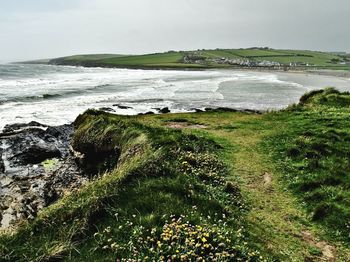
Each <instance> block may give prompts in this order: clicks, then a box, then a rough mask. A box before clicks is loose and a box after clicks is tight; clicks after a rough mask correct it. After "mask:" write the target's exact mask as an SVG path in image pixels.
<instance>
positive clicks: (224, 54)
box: [49, 48, 350, 70]
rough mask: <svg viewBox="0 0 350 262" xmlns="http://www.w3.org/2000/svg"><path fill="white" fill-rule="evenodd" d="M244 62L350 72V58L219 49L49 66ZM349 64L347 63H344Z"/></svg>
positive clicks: (69, 60)
mask: <svg viewBox="0 0 350 262" xmlns="http://www.w3.org/2000/svg"><path fill="white" fill-rule="evenodd" d="M191 54H195V55H197V56H200V57H201V58H202V62H201V63H196V62H186V63H185V62H184V57H185V56H187V55H191ZM220 58H227V59H240V60H250V61H255V62H259V61H270V62H278V63H280V64H281V66H284V65H285V66H290V64H291V63H292V64H293V67H292V68H300V69H304V68H306V69H339V70H348V69H350V59H349V57H347V56H339V55H336V54H332V53H327V52H317V51H306V50H275V49H261V48H255V49H254V48H253V49H215V50H204V49H203V50H197V51H178V52H175V51H169V52H166V53H156V54H146V55H77V56H70V57H63V58H57V59H52V60H51V61H50V62H49V63H51V64H58V65H82V66H102V67H103V66H104V67H125V68H217V67H220V68H221V67H239V66H237V65H236V66H235V65H229V64H220V63H218V62H217V59H220ZM343 63H346V64H343Z"/></svg>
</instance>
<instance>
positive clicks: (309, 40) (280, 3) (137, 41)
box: [0, 0, 350, 61]
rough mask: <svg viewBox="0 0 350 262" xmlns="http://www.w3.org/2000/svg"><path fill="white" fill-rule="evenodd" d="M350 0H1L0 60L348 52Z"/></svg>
mask: <svg viewBox="0 0 350 262" xmlns="http://www.w3.org/2000/svg"><path fill="white" fill-rule="evenodd" d="M349 14H350V1H349V0H332V1H325V0H0V34H1V37H0V60H2V61H5V60H23V59H34V58H51V57H58V56H64V55H71V54H83V53H122V54H137V53H150V52H160V51H167V50H188V49H202V48H239V47H251V46H269V47H273V48H290V49H312V50H324V51H347V52H350V26H349Z"/></svg>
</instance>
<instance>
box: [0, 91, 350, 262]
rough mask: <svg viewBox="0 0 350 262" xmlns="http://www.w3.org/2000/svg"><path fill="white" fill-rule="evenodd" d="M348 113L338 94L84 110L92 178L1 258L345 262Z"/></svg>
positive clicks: (23, 231) (349, 217)
mask: <svg viewBox="0 0 350 262" xmlns="http://www.w3.org/2000/svg"><path fill="white" fill-rule="evenodd" d="M349 115H350V94H348V93H339V92H338V91H336V90H333V89H326V90H324V91H317V92H312V93H309V94H306V95H304V96H303V97H302V98H301V101H300V103H299V104H298V105H294V106H290V107H289V108H288V109H286V110H282V111H278V112H271V113H265V114H248V113H241V112H224V111H212V112H204V113H189V114H169V115H147V116H116V115H112V114H108V113H103V112H99V111H93V110H90V111H87V112H86V113H84V114H83V115H80V116H79V117H78V118H77V119H76V121H75V128H76V131H75V134H74V138H73V141H72V146H73V148H74V149H75V150H76V151H79V152H81V153H82V154H84V156H85V157H84V159H82V160H81V161H82V165H83V166H84V168H85V169H86V171H87V173H88V174H90V176H91V181H90V182H89V183H88V184H87V185H85V186H84V187H82V188H81V189H79V190H77V191H74V192H69V193H67V194H66V196H65V197H64V198H63V199H61V200H59V201H58V202H56V203H55V204H53V205H52V206H50V207H48V208H46V209H44V210H43V212H41V213H40V214H39V216H38V217H37V218H35V219H34V220H33V221H31V222H28V223H26V222H24V223H23V224H22V225H21V226H20V227H19V229H18V231H16V232H15V233H12V234H5V233H4V234H2V235H1V236H0V258H1V259H0V260H1V261H60V260H63V261H118V259H119V260H120V261H153V260H155V261H349V259H350V258H349V248H350V246H349V243H350V239H349V222H350V203H349V199H350V198H349V192H350V191H349V182H350V181H349V179H350V177H349V176H350V162H349V156H350V155H349V148H350V139H349V138H350V121H349ZM127 259H129V260H127Z"/></svg>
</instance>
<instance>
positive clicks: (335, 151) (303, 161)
mask: <svg viewBox="0 0 350 262" xmlns="http://www.w3.org/2000/svg"><path fill="white" fill-rule="evenodd" d="M301 102H302V106H300V105H299V106H295V107H291V108H290V109H289V110H288V111H286V112H283V113H279V114H277V115H276V116H273V117H283V118H285V119H286V125H287V126H286V127H285V129H284V130H283V131H281V132H280V133H279V134H278V135H275V136H272V137H271V138H269V140H266V144H265V149H268V150H271V151H270V153H272V155H273V156H274V157H275V160H276V162H277V163H278V166H279V168H280V169H281V170H282V172H283V173H284V180H285V181H286V182H287V184H288V186H289V188H291V189H292V190H293V192H295V193H296V195H297V196H298V197H300V199H301V200H302V201H304V203H305V204H306V208H307V210H308V212H309V213H310V216H311V217H312V220H313V221H315V222H317V223H320V224H322V225H323V226H324V227H325V228H326V229H327V231H328V234H329V236H330V237H332V238H339V239H340V240H343V241H347V242H349V241H350V235H349V222H350V205H349V204H350V202H349V199H350V191H349V189H350V188H349V185H350V161H349V159H350V154H349V153H350V151H349V148H350V121H349V115H350V95H349V94H348V93H339V92H338V91H336V90H334V89H326V90H325V91H314V92H311V93H309V94H306V95H304V96H303V97H302V98H301Z"/></svg>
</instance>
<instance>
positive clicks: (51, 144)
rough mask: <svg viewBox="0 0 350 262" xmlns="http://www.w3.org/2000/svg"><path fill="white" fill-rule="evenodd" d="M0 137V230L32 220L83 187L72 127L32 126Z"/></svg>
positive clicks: (9, 129) (8, 130)
mask: <svg viewBox="0 0 350 262" xmlns="http://www.w3.org/2000/svg"><path fill="white" fill-rule="evenodd" d="M3 130H4V132H3V133H1V134H0V227H1V228H8V227H11V226H12V225H13V224H15V223H16V222H18V221H20V220H22V219H32V218H34V217H35V216H36V214H37V212H38V211H40V210H41V209H42V208H43V207H45V206H48V205H50V204H51V203H53V202H54V201H56V200H57V199H59V198H60V197H62V196H63V195H64V193H65V192H67V191H71V190H74V189H76V188H78V187H80V186H81V185H82V184H84V183H85V182H86V181H87V179H86V178H85V177H84V176H83V174H82V171H81V169H80V167H79V166H78V165H77V164H76V159H75V157H74V156H73V155H72V154H71V152H70V150H69V143H70V137H71V135H72V133H73V127H72V126H71V125H63V126H56V127H48V126H46V125H43V124H40V123H37V122H31V123H29V124H15V125H8V126H5V128H4V129H3Z"/></svg>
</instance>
